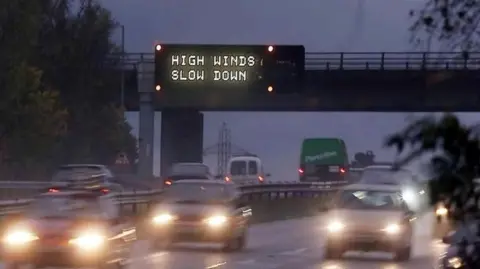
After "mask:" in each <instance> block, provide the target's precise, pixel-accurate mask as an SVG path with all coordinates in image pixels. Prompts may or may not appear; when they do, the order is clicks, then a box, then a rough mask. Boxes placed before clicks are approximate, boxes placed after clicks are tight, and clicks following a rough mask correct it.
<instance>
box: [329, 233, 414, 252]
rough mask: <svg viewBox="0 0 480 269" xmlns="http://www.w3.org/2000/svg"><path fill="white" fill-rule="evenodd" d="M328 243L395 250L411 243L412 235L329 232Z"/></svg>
mask: <svg viewBox="0 0 480 269" xmlns="http://www.w3.org/2000/svg"><path fill="white" fill-rule="evenodd" d="M327 243H328V245H329V246H331V247H336V248H340V249H343V250H367V251H370V250H372V251H373V250H379V251H388V252H391V251H395V250H397V249H399V248H402V247H407V246H409V245H410V237H408V236H406V235H405V234H403V235H402V234H397V235H386V234H382V233H368V232H365V233H354V234H352V233H350V234H348V233H347V234H345V233H343V234H328V237H327Z"/></svg>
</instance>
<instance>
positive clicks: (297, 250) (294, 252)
mask: <svg viewBox="0 0 480 269" xmlns="http://www.w3.org/2000/svg"><path fill="white" fill-rule="evenodd" d="M306 250H307V248H298V249H294V250H287V251H282V252H280V253H278V254H279V255H299V254H301V253H302V252H305V251H306Z"/></svg>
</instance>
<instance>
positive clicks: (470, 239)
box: [438, 220, 480, 269]
mask: <svg viewBox="0 0 480 269" xmlns="http://www.w3.org/2000/svg"><path fill="white" fill-rule="evenodd" d="M478 227H479V220H470V221H466V222H465V223H464V224H462V225H459V226H457V228H456V230H454V231H450V232H449V233H448V234H447V235H446V236H444V237H443V238H442V242H443V243H444V244H446V245H447V246H446V249H445V251H444V252H443V253H442V254H441V255H440V258H439V264H438V268H439V269H467V268H468V267H466V265H465V263H464V260H463V259H462V257H461V254H460V253H461V252H460V251H459V250H460V247H459V245H460V244H462V241H463V242H465V243H466V244H467V245H472V244H477V245H478V244H480V237H479V236H478Z"/></svg>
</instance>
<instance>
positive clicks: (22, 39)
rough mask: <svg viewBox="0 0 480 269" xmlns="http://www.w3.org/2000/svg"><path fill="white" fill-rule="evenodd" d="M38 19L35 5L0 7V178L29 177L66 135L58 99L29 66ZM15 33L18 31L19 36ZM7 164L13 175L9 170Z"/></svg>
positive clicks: (18, 3) (12, 3) (21, 2)
mask: <svg viewBox="0 0 480 269" xmlns="http://www.w3.org/2000/svg"><path fill="white" fill-rule="evenodd" d="M40 17H41V8H40V3H39V2H37V1H26V0H16V1H4V2H2V3H0V89H2V90H1V91H0V150H1V153H2V154H1V155H2V156H1V157H2V158H1V159H0V162H1V163H0V165H1V168H2V173H3V176H5V174H9V172H12V173H13V174H18V172H19V171H22V172H32V175H34V174H35V173H36V172H38V170H37V169H36V168H38V167H39V166H41V165H42V164H44V163H45V162H46V160H48V159H49V157H50V156H51V154H52V150H53V149H54V148H55V146H56V145H57V143H58V140H59V139H60V138H61V137H62V136H63V134H64V130H65V124H66V122H65V119H66V116H67V112H66V110H65V109H64V107H63V106H62V105H61V104H60V99H59V95H58V93H57V92H56V91H55V90H54V89H52V88H48V87H46V86H45V85H43V84H42V82H41V81H42V75H43V74H42V72H41V70H39V69H38V68H37V67H35V66H34V65H33V64H32V63H31V61H30V56H31V51H32V47H34V46H35V44H36V37H37V35H38V33H39V30H40V28H39V26H38V23H37V20H38V19H39V18H40ZM20 28H21V29H22V30H21V31H18V29H20ZM6 162H8V163H9V164H10V165H7V163H6ZM12 163H13V164H14V167H16V169H12V165H11V164H12ZM7 166H10V167H7ZM7 168H10V169H7ZM25 168H28V169H25ZM12 170H13V171H12ZM23 174H24V173H23Z"/></svg>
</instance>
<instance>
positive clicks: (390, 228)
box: [384, 224, 401, 234]
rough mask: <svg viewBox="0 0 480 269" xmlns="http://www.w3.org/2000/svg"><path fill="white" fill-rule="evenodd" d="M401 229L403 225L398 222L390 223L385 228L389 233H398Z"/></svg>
mask: <svg viewBox="0 0 480 269" xmlns="http://www.w3.org/2000/svg"><path fill="white" fill-rule="evenodd" d="M400 230H401V227H400V225H398V224H389V225H387V227H385V229H384V231H385V232H386V233H388V234H398V233H399V232H400Z"/></svg>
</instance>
